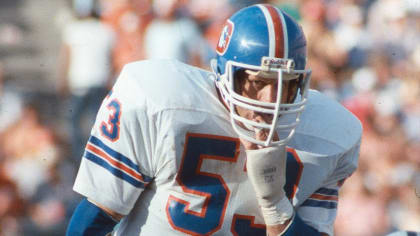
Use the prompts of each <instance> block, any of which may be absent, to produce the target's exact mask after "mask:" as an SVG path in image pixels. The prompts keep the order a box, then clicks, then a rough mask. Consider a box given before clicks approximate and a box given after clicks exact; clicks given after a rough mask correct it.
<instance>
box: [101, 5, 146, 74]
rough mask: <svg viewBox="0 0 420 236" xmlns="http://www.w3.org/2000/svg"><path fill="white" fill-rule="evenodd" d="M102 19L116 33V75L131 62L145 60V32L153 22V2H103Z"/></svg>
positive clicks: (114, 55) (114, 56)
mask: <svg viewBox="0 0 420 236" xmlns="http://www.w3.org/2000/svg"><path fill="white" fill-rule="evenodd" d="M103 2H104V7H103V11H102V14H101V18H102V20H103V22H104V23H106V24H108V25H110V26H111V27H112V28H113V29H114V31H115V33H116V42H115V48H114V51H113V56H112V57H113V64H114V69H115V74H119V72H120V71H121V69H122V68H123V66H124V65H125V64H127V63H129V62H132V61H137V60H141V59H144V58H145V57H146V56H145V52H144V47H143V44H144V31H145V29H146V27H147V25H148V24H149V23H150V21H151V20H152V9H151V0H113V1H103Z"/></svg>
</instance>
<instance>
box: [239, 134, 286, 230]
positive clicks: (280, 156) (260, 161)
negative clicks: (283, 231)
mask: <svg viewBox="0 0 420 236" xmlns="http://www.w3.org/2000/svg"><path fill="white" fill-rule="evenodd" d="M258 135H260V136H258ZM264 135H266V134H264V133H258V134H257V136H256V138H257V139H259V138H265V136H264ZM276 138H278V137H277V136H276ZM241 142H242V144H243V145H244V146H245V149H246V155H247V162H246V168H247V175H248V178H249V180H250V181H251V184H252V186H253V188H254V191H255V194H256V198H257V201H258V204H259V205H260V208H261V212H262V214H263V217H264V220H265V223H266V224H267V226H270V225H279V224H284V223H285V222H287V221H288V220H289V219H290V218H291V217H292V216H293V207H292V205H291V203H290V202H289V199H288V198H287V197H286V194H285V191H284V189H283V187H284V185H285V183H286V177H285V173H286V147H285V146H282V145H277V146H271V147H261V146H259V145H256V144H253V143H250V142H248V141H244V140H241Z"/></svg>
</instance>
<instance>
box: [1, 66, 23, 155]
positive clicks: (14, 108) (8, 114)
mask: <svg viewBox="0 0 420 236" xmlns="http://www.w3.org/2000/svg"><path fill="white" fill-rule="evenodd" d="M21 110H22V98H21V96H20V95H19V93H18V92H17V91H15V89H13V88H11V87H9V86H7V87H6V85H5V83H4V69H3V65H2V63H1V62H0V136H1V135H2V132H3V131H4V130H5V129H7V127H9V126H10V125H11V124H13V122H15V121H16V120H17V118H18V117H19V116H20V113H21ZM0 158H1V150H0Z"/></svg>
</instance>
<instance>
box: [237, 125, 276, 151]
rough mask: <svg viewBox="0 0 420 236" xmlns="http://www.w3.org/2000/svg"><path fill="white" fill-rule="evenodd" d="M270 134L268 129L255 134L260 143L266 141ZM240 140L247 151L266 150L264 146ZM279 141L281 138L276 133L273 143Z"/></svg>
mask: <svg viewBox="0 0 420 236" xmlns="http://www.w3.org/2000/svg"><path fill="white" fill-rule="evenodd" d="M268 133H269V130H268V129H261V130H259V131H257V132H255V139H256V140H260V141H265V140H266V139H267V136H268ZM239 140H240V141H241V144H242V145H243V146H244V147H245V149H246V150H255V149H261V148H265V147H264V146H261V145H258V144H255V143H252V142H250V141H248V140H246V139H243V138H240V139H239ZM278 140H279V136H278V134H277V133H276V132H275V133H274V135H273V141H278Z"/></svg>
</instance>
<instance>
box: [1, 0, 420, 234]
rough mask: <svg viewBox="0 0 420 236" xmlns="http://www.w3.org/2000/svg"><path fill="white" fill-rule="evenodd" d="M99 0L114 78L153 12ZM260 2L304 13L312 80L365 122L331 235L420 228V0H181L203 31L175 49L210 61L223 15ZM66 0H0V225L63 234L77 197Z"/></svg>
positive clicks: (143, 0) (145, 4)
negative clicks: (109, 33) (111, 39)
mask: <svg viewBox="0 0 420 236" xmlns="http://www.w3.org/2000/svg"><path fill="white" fill-rule="evenodd" d="M99 1H100V3H101V4H102V9H101V13H102V14H101V19H102V21H103V22H104V23H105V24H107V25H109V26H110V27H111V28H112V29H113V30H114V33H115V35H116V41H115V45H114V47H113V49H112V50H113V51H112V58H111V60H112V62H110V65H109V66H110V69H111V68H112V69H113V72H114V74H112V75H111V77H112V78H111V80H112V79H115V78H116V76H117V75H118V72H119V71H120V70H121V68H122V66H123V65H124V64H126V63H128V62H130V61H135V60H140V59H145V58H147V55H148V54H147V52H146V49H145V48H144V44H145V37H146V31H147V30H148V26H150V25H151V22H156V20H157V19H158V18H157V16H156V12H155V11H154V10H153V6H152V4H151V2H150V1H149V0H99ZM86 2H89V1H86ZM257 2H270V3H273V4H276V5H278V6H279V7H281V8H283V9H284V10H285V11H287V12H288V13H289V14H290V15H292V16H293V17H295V18H296V19H298V20H299V21H300V23H301V24H302V26H303V28H304V30H305V32H306V35H307V39H308V46H309V47H308V49H309V51H308V55H309V61H308V62H309V67H311V68H312V70H313V76H312V81H311V83H312V87H313V88H316V89H318V90H321V91H323V92H324V93H326V94H328V95H329V96H331V97H333V98H334V99H336V100H338V101H339V102H341V103H342V104H343V105H344V106H346V107H347V108H348V109H349V110H350V111H352V112H353V113H354V114H355V115H356V116H358V117H359V119H360V120H361V122H362V124H363V127H364V134H363V140H362V145H361V153H360V162H359V169H358V170H357V172H356V173H355V174H354V175H353V176H352V177H350V178H349V179H348V180H347V181H346V183H345V184H344V186H343V188H342V190H341V191H340V200H339V210H338V216H337V221H336V225H335V228H336V235H338V236H358V235H368V236H369V235H372V236H379V235H385V234H386V233H389V232H392V231H395V230H397V229H403V230H415V231H420V44H419V43H418V42H420V2H419V1H418V0H283V1H282V0H265V1H263V0H260V1H258V0H247V1H241V0H218V1H207V0H182V1H178V4H177V7H176V9H175V11H174V14H175V17H176V18H175V19H176V20H178V19H180V18H182V19H188V20H189V21H190V22H193V23H192V24H195V25H196V26H195V27H197V29H198V32H199V33H200V34H201V35H198V36H191V37H194V38H197V40H199V41H200V42H191V45H196V46H193V47H192V50H189V51H188V50H187V51H185V52H188V53H190V54H191V55H186V56H183V57H182V58H184V59H182V58H181V60H185V61H186V62H191V63H194V64H197V65H199V66H201V67H203V68H206V69H208V68H209V66H208V65H209V59H211V58H212V57H214V52H213V51H212V48H214V45H215V44H216V43H217V40H218V37H219V31H220V29H221V27H222V24H223V22H224V20H225V19H226V17H228V16H229V15H230V14H231V13H232V12H233V11H235V10H236V9H238V7H243V6H245V5H246V4H252V3H257ZM71 7H72V1H71V0H56V1H45V0H44V1H43V0H39V1H29V0H26V1H25V0H2V1H1V2H0V122H1V126H0V127H1V129H0V235H1V236H2V235H8V236H9V235H63V232H64V230H65V227H66V224H67V222H68V219H69V217H70V215H71V213H72V210H73V209H74V206H75V205H76V204H77V202H78V200H79V198H80V197H79V196H78V195H77V194H75V193H73V192H72V190H71V187H72V183H73V181H74V176H75V173H76V170H77V167H78V163H77V158H80V157H76V161H75V159H74V157H72V156H71V154H70V153H71V151H70V150H71V145H70V143H71V135H70V133H69V129H70V127H71V124H70V123H69V122H68V119H67V117H69V116H71V115H72V112H73V109H74V108H73V107H72V106H71V105H70V104H69V103H68V100H67V99H65V98H64V97H63V96H61V95H62V94H61V93H60V91H59V73H58V72H59V68H60V66H62V65H60V64H59V62H60V60H59V57H60V45H61V44H62V42H63V41H62V33H63V29H64V28H65V26H66V25H68V24H69V23H70V22H73V21H74V19H75V18H74V15H73V12H72V9H71ZM191 35H193V34H191ZM188 39H190V38H188ZM203 44H204V45H203ZM198 45H200V46H198ZM191 58H193V60H191ZM101 96H102V95H101ZM95 109H96V108H93V109H91V111H90V112H89V114H88V117H87V118H86V121H87V122H84V123H83V124H84V126H82V129H83V132H84V134H86V133H89V129H90V127H89V125H88V124H90V123H89V122H91V120H92V119H94V115H95V114H94V113H95V112H94V111H92V110H95ZM90 113H92V114H90ZM325 122H328V121H325ZM84 138H86V137H84ZM84 138H82V139H84ZM24 166H26V167H24ZM416 189H417V195H416Z"/></svg>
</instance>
